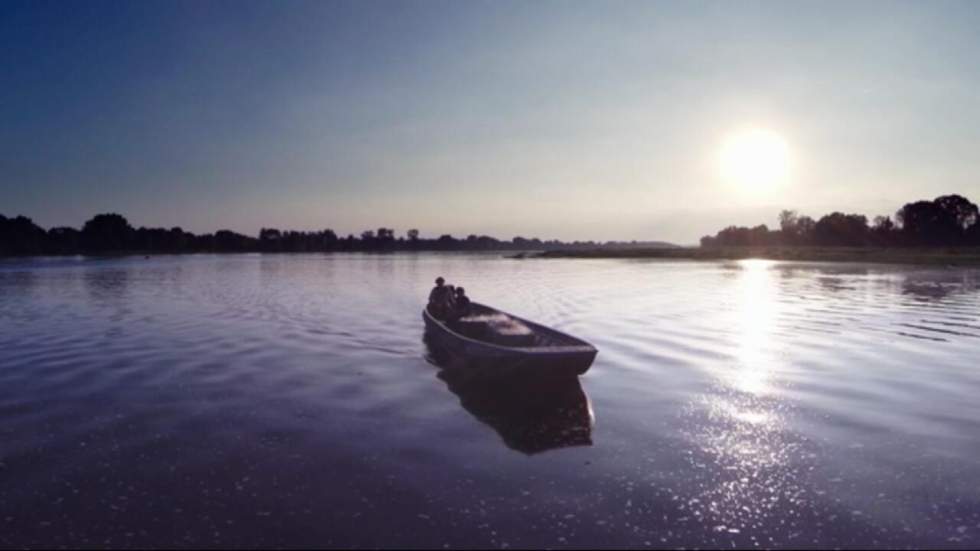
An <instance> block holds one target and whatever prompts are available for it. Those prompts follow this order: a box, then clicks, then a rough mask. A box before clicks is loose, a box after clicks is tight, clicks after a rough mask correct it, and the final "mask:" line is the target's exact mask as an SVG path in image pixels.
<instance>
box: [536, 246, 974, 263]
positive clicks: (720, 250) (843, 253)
mask: <svg viewBox="0 0 980 551" xmlns="http://www.w3.org/2000/svg"><path fill="white" fill-rule="evenodd" d="M527 258H636V259H644V258H649V259H664V260H745V259H750V258H758V259H765V260H794V261H805V262H872V263H883V264H921V265H933V266H934V265H953V266H980V247H929V248H925V247H908V248H906V247H781V246H773V247H680V248H671V249H635V250H621V251H615V250H598V249H591V250H579V251H545V252H541V253H536V254H529V255H527Z"/></svg>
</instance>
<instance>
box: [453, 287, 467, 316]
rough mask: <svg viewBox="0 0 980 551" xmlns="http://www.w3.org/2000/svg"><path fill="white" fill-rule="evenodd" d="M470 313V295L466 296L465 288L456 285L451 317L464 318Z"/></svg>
mask: <svg viewBox="0 0 980 551" xmlns="http://www.w3.org/2000/svg"><path fill="white" fill-rule="evenodd" d="M468 315H470V297H468V296H466V289H463V288H462V287H456V301H455V304H454V305H453V318H455V319H459V318H465V317H466V316H468Z"/></svg>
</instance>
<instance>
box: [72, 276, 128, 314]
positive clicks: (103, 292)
mask: <svg viewBox="0 0 980 551" xmlns="http://www.w3.org/2000/svg"><path fill="white" fill-rule="evenodd" d="M129 277H130V274H129V270H128V269H125V268H108V267H106V268H101V269H100V268H94V269H91V270H87V271H86V272H85V276H84V281H85V289H86V290H87V291H88V294H89V297H90V298H91V299H92V302H93V303H94V304H95V305H96V306H98V307H99V308H105V309H106V310H107V312H108V317H109V320H110V321H112V322H121V321H123V320H125V319H128V318H129V317H130V315H131V314H132V312H133V311H132V308H131V307H130V306H129V301H127V300H125V298H126V295H127V293H128V290H129Z"/></svg>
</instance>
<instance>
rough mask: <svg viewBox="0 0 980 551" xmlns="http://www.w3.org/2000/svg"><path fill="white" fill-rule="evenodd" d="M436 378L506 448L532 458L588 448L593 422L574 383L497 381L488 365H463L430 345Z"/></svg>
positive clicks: (523, 378)
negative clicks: (500, 439)
mask: <svg viewBox="0 0 980 551" xmlns="http://www.w3.org/2000/svg"><path fill="white" fill-rule="evenodd" d="M429 352H430V355H429V359H430V361H432V363H434V364H435V365H436V366H438V367H439V368H440V371H439V373H438V375H437V376H438V377H439V379H440V380H442V381H443V382H444V383H446V386H447V387H448V388H449V390H450V391H451V392H452V393H453V394H455V395H456V396H458V397H459V401H460V404H461V405H462V406H463V409H465V410H466V411H468V412H469V413H470V414H472V415H473V416H474V417H476V418H477V419H479V420H480V421H481V422H482V423H485V424H486V425H488V426H490V427H491V428H493V429H494V430H495V431H497V433H498V434H499V435H500V437H501V438H502V439H503V441H504V444H506V445H507V447H509V448H511V449H513V450H516V451H519V452H522V453H525V454H528V455H531V454H536V453H540V452H544V451H548V450H552V449H558V448H565V447H570V446H591V445H592V426H593V424H594V422H595V416H594V413H593V411H592V404H591V402H590V401H589V398H588V397H587V396H586V395H585V391H584V390H583V389H582V385H581V383H580V382H579V379H578V377H540V376H534V375H517V374H514V373H515V372H514V371H511V372H510V373H508V374H507V375H501V374H500V372H499V370H495V368H499V367H501V366H495V365H493V364H492V363H474V362H466V361H464V360H462V359H459V358H456V357H452V356H449V355H447V354H446V353H445V352H444V351H441V350H438V349H436V347H434V346H433V345H432V344H431V343H430V344H429Z"/></svg>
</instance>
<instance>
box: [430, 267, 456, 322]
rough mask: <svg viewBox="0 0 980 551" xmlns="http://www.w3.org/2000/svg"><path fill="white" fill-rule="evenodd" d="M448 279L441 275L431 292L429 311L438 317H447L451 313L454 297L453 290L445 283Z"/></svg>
mask: <svg viewBox="0 0 980 551" xmlns="http://www.w3.org/2000/svg"><path fill="white" fill-rule="evenodd" d="M445 283H446V280H445V279H443V278H442V277H441V276H440V277H437V278H436V286H435V287H433V288H432V291H430V292H429V305H428V309H429V312H430V313H431V314H432V315H433V316H435V317H436V319H446V318H447V317H448V315H449V313H450V312H451V311H452V310H451V309H450V307H451V303H450V300H451V298H452V290H451V289H450V288H449V287H447V286H446V285H445Z"/></svg>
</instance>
